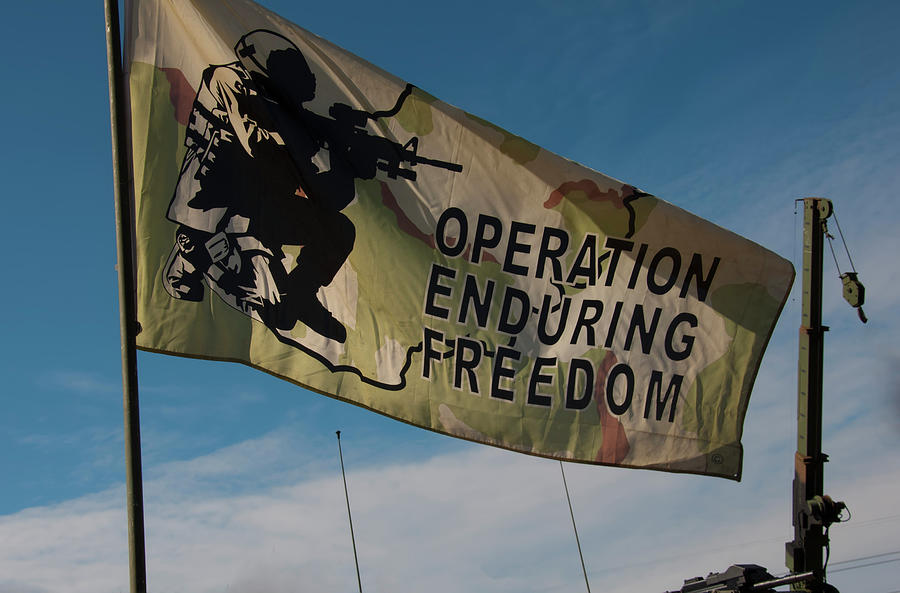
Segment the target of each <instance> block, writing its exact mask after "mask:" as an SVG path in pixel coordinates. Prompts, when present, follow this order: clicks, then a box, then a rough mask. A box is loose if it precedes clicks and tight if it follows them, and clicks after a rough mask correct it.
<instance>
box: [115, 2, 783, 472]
mask: <svg viewBox="0 0 900 593" xmlns="http://www.w3.org/2000/svg"><path fill="white" fill-rule="evenodd" d="M131 15H132V16H131V19H132V20H131V22H130V23H129V26H130V30H131V31H132V33H134V32H140V33H139V34H132V36H131V37H130V38H129V39H128V45H127V69H128V76H129V79H128V80H129V84H130V107H131V118H132V142H133V144H132V150H133V159H134V188H135V190H134V206H135V212H136V216H137V223H136V224H137V233H136V237H137V258H138V259H137V263H138V266H137V269H138V272H137V276H138V277H137V287H138V288H137V302H138V316H139V321H140V323H141V325H142V327H143V331H142V332H141V334H140V335H139V336H138V338H137V339H138V346H139V347H140V348H142V349H144V350H149V351H155V352H164V353H169V354H176V355H182V356H190V357H198V358H207V359H215V360H225V361H235V362H241V363H244V364H248V365H250V366H253V367H255V368H258V369H261V370H264V371H266V372H268V373H271V374H273V375H276V376H278V377H282V378H284V379H287V380H290V381H292V382H294V383H297V384H299V385H302V386H304V387H306V388H308V389H311V390H313V391H316V392H318V393H321V394H325V395H328V396H331V397H334V398H337V399H340V400H344V401H348V402H351V403H353V404H356V405H359V406H362V407H365V408H368V409H371V410H373V411H376V412H379V413H381V414H385V415H388V416H391V417H393V418H396V419H398V420H401V421H403V422H407V423H410V424H413V425H416V426H420V427H423V428H427V429H430V430H434V431H437V432H440V433H444V434H448V435H452V436H456V437H459V438H464V439H468V440H471V441H476V442H480V443H485V444H491V445H495V446H499V447H503V448H507V449H512V450H515V451H520V452H523V453H528V454H534V455H540V456H545V457H552V458H558V459H566V460H574V461H580V462H586V463H595V464H604V465H618V466H626V467H639V468H652V469H658V470H667V471H677V472H691V473H700V474H708V475H715V476H721V477H726V478H730V479H740V473H741V458H742V448H741V443H740V439H741V432H742V424H743V419H744V415H745V412H746V409H747V404H748V400H749V396H750V390H751V387H752V385H753V381H754V378H755V376H756V371H757V368H758V366H759V363H760V359H761V357H762V354H763V351H764V349H765V346H766V343H767V341H768V339H769V336H770V334H771V331H772V329H773V327H774V324H775V321H776V319H777V317H778V315H779V313H780V311H781V308H782V306H783V304H784V301H785V299H786V296H787V293H788V291H789V289H790V286H791V283H792V281H793V277H794V271H793V268H792V266H791V264H790V263H789V262H788V261H786V260H784V259H782V258H781V257H779V256H777V255H775V254H773V253H771V252H769V251H768V250H766V249H764V248H762V247H760V246H759V245H756V244H754V243H752V242H750V241H748V240H746V239H743V238H741V237H739V236H737V235H735V234H733V233H731V232H729V231H727V230H724V229H722V228H719V227H717V226H715V225H713V224H711V223H709V222H707V221H704V220H702V219H699V218H697V217H696V216H694V215H692V214H690V213H688V212H685V211H684V210H682V209H680V208H678V207H676V206H673V205H671V204H669V203H667V202H665V201H662V200H660V199H658V198H656V197H654V196H652V195H648V194H646V193H644V192H642V191H640V190H638V189H637V188H635V187H632V186H630V185H627V184H624V183H622V182H619V181H616V180H614V179H611V178H609V177H606V176H604V175H602V174H600V173H597V172H595V171H593V170H591V169H588V168H586V167H584V166H581V165H579V164H577V163H573V162H571V161H569V160H566V159H564V158H562V157H559V156H557V155H555V154H552V153H550V152H548V151H546V150H543V149H541V148H540V147H538V146H536V145H534V144H532V143H530V142H528V141H527V140H524V139H522V138H519V137H518V136H515V135H513V134H510V133H508V132H506V131H504V130H502V129H500V128H498V127H497V126H495V125H493V124H490V123H488V122H485V121H483V120H481V119H479V118H477V117H475V116H473V115H470V114H468V113H465V112H463V111H461V110H460V109H457V108H455V107H453V106H450V105H447V104H446V103H442V102H441V101H439V100H437V99H436V98H435V97H432V96H431V95H429V94H428V93H426V92H424V91H422V90H420V89H414V90H413V92H412V94H411V95H410V96H409V98H408V99H407V100H406V101H405V102H404V103H403V105H402V108H401V109H400V110H399V111H398V112H397V113H396V114H395V115H393V116H391V117H389V118H385V119H380V120H377V122H371V123H370V124H369V125H368V132H369V133H370V134H373V135H378V136H383V137H385V138H388V139H390V140H392V141H395V142H398V143H400V144H404V143H406V142H407V141H408V140H409V139H410V138H411V137H412V136H415V137H418V139H419V140H418V142H419V147H420V151H421V152H422V153H423V154H427V155H428V156H434V157H435V158H439V159H443V160H446V161H450V162H453V163H459V164H460V165H461V166H462V168H463V171H462V173H456V172H453V171H448V170H443V169H440V168H429V167H424V166H418V167H416V172H417V178H416V179H415V181H412V180H409V179H403V178H396V179H391V178H389V177H388V176H386V175H383V174H382V175H379V176H376V177H375V178H374V179H357V180H356V198H355V199H354V200H353V202H352V203H351V204H350V205H349V206H348V207H346V208H345V209H344V210H343V213H344V214H345V215H346V216H347V217H349V218H350V219H351V220H352V221H353V224H354V225H355V227H356V243H355V246H354V247H353V250H352V252H351V253H350V256H349V259H348V260H347V261H346V262H345V264H344V265H343V267H342V268H341V270H340V271H339V272H338V274H337V276H336V277H335V279H334V281H333V282H332V283H331V284H330V285H328V286H326V287H324V288H322V289H321V290H320V292H319V298H320V300H321V301H322V303H324V304H325V306H326V307H327V308H328V309H329V310H330V311H331V312H332V313H333V314H334V316H335V317H336V318H337V319H338V320H339V321H340V322H341V323H342V324H343V325H344V327H346V330H347V337H346V341H344V342H343V343H340V342H338V341H335V340H330V339H328V338H325V337H323V336H321V335H319V334H317V333H315V332H313V331H309V330H308V329H307V328H306V327H305V326H304V325H303V324H301V323H298V324H297V325H296V326H295V327H294V328H293V329H291V330H279V331H278V332H275V331H272V330H271V329H270V328H269V327H267V326H266V325H264V324H263V323H261V322H260V320H259V319H258V317H257V318H253V317H252V316H248V315H247V314H246V313H245V312H243V311H240V310H238V309H237V308H235V307H234V306H229V304H228V302H226V300H225V299H223V298H211V296H210V297H207V298H205V299H203V300H200V301H195V302H191V301H185V300H176V299H173V298H171V297H170V295H169V294H168V293H167V292H166V290H165V289H164V287H163V283H162V281H161V275H162V274H163V268H164V267H165V265H166V260H167V258H168V257H169V254H170V251H171V248H172V237H173V234H174V232H175V226H176V225H175V224H174V223H172V222H170V221H169V220H167V219H166V209H167V207H168V204H169V201H170V199H171V196H172V191H173V188H174V187H175V185H176V182H177V181H178V176H179V168H180V166H181V163H182V159H183V155H184V151H185V148H184V143H183V139H184V135H185V126H186V124H187V123H188V117H189V114H190V110H191V103H192V101H193V99H194V96H195V94H196V92H197V88H198V85H199V83H200V76H201V73H202V72H203V70H204V68H206V67H207V66H208V65H210V64H225V63H228V62H232V61H233V60H234V53H233V50H232V48H233V47H234V44H235V42H236V41H237V40H238V39H239V38H240V37H241V36H242V35H243V34H245V33H246V32H248V31H251V30H255V29H269V30H274V31H278V32H279V33H280V34H282V35H284V36H286V37H288V38H290V39H291V40H292V41H293V42H294V43H295V44H296V45H297V47H299V48H300V49H301V50H302V51H303V53H304V55H305V56H306V57H307V60H308V62H309V66H310V68H311V69H312V70H313V72H314V73H315V76H316V79H317V82H318V88H317V92H316V96H315V99H314V100H313V101H312V102H311V103H310V104H309V105H308V106H307V107H308V108H309V109H311V110H312V111H314V112H317V113H320V114H327V113H328V109H329V107H330V106H331V105H333V104H334V103H345V104H347V105H350V106H352V107H354V108H355V109H360V110H365V111H369V112H374V111H377V110H383V109H386V108H387V107H389V106H390V105H393V104H394V102H395V100H396V99H397V97H398V95H400V93H401V92H402V91H403V89H404V87H405V83H404V82H403V81H401V80H399V79H397V78H396V77H394V76H392V75H390V74H388V73H386V72H383V71H381V70H379V69H378V68H376V67H375V66H373V65H371V64H369V63H367V62H365V61H364V60H362V59H360V58H358V57H356V56H354V55H352V54H350V53H348V52H346V51H344V50H342V49H341V48H339V47H336V46H334V45H332V44H330V43H329V42H327V41H325V40H323V39H321V38H319V37H316V36H315V35H312V34H311V33H308V32H306V31H304V30H303V29H301V28H299V27H297V26H295V25H293V24H290V23H287V22H286V21H284V20H283V19H281V18H280V17H278V16H276V15H274V14H272V13H270V12H268V11H266V10H264V9H262V8H261V7H259V6H257V5H255V4H253V3H252V2H249V1H247V0H235V1H234V2H230V3H229V10H228V11H224V10H222V9H221V5H220V3H219V2H217V1H214V0H193V1H190V0H183V1H178V2H163V1H161V0H134V1H133V2H132V10H131ZM143 23H153V24H152V26H147V25H145V24H143ZM210 32H215V35H214V36H213V35H212V34H211V33H210ZM187 40H190V42H188V41H187ZM463 221H464V225H463ZM463 226H465V228H463ZM301 249H302V246H293V247H291V248H285V250H284V251H285V258H286V259H287V260H296V257H297V255H298V254H299V253H300V250H301ZM287 265H290V262H288V264H287ZM504 302H506V304H507V305H508V306H507V307H506V309H504ZM526 302H527V305H526V306H523V303H526ZM523 315H524V318H523V317H522V316H523ZM311 353H312V354H314V355H311Z"/></svg>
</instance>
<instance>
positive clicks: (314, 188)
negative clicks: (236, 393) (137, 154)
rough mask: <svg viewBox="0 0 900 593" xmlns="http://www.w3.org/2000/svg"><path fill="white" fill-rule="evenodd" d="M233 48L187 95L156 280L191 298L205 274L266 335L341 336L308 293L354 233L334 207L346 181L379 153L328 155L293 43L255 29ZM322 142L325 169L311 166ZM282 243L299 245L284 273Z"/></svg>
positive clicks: (350, 189) (329, 131) (324, 128)
mask: <svg viewBox="0 0 900 593" xmlns="http://www.w3.org/2000/svg"><path fill="white" fill-rule="evenodd" d="M235 53H236V55H237V58H238V59H237V61H235V62H231V63H229V64H224V65H214V66H210V67H208V68H207V69H206V70H205V71H204V72H203V76H202V82H201V84H200V88H199V89H198V91H197V96H196V98H195V100H194V104H193V108H192V112H191V116H190V121H189V124H188V127H187V130H186V133H185V145H186V147H187V152H186V154H185V157H184V162H183V164H182V168H181V173H180V176H179V179H178V183H177V185H176V188H175V192H174V196H173V198H172V201H171V204H170V206H169V210H168V213H167V218H169V220H171V221H173V222H175V223H178V225H179V227H178V229H177V231H176V241H175V247H174V249H173V251H172V254H171V256H170V258H169V261H168V262H167V265H166V269H165V272H164V278H163V282H164V284H165V287H166V290H167V291H168V292H169V294H170V295H171V296H173V297H175V298H179V299H185V300H193V301H198V300H202V298H203V284H202V280H203V279H204V278H205V279H206V280H207V283H209V284H210V286H211V287H212V288H214V289H218V290H216V292H218V294H219V295H220V296H222V298H223V299H225V300H226V301H227V302H229V303H230V304H232V305H233V306H235V307H237V308H238V309H240V310H242V311H243V312H245V313H247V314H252V313H253V312H255V313H256V314H257V316H258V317H259V318H260V319H261V320H262V321H263V322H264V323H265V324H266V325H267V326H269V327H270V328H271V329H273V330H288V329H291V328H292V327H293V326H294V325H295V323H296V322H297V321H298V320H299V321H300V322H302V323H303V324H305V325H306V326H307V327H309V328H310V329H311V330H313V331H315V332H316V333H318V334H320V335H322V336H325V337H327V338H330V339H333V340H337V341H339V342H343V341H345V340H346V335H347V334H346V330H345V328H344V327H343V325H342V324H341V323H340V322H339V321H338V320H336V319H335V318H334V316H333V315H332V314H331V313H330V312H329V311H328V309H326V307H325V306H323V305H322V303H321V302H320V301H319V299H318V296H317V292H318V290H319V288H321V287H323V286H327V285H328V284H330V283H331V281H332V280H333V279H334V276H335V274H336V273H337V272H338V270H339V269H340V267H341V266H342V265H343V263H344V261H346V259H347V257H348V256H349V254H350V252H351V250H352V249H353V243H354V240H355V228H354V226H353V223H352V222H351V221H350V219H348V218H347V217H346V216H345V215H344V214H343V213H341V210H342V209H343V208H345V207H346V206H347V205H348V204H349V203H350V202H351V201H352V200H353V198H354V196H355V188H354V178H363V179H371V178H372V177H374V176H375V170H376V160H377V159H376V158H375V157H374V156H373V155H366V154H355V155H351V154H350V152H351V151H349V150H343V151H338V150H334V147H335V144H334V142H333V138H332V136H333V132H334V126H333V123H334V120H330V119H328V118H325V117H322V116H320V115H317V114H315V113H313V112H311V111H309V110H307V109H306V108H304V107H303V104H304V103H306V102H308V101H310V100H312V99H313V98H314V97H315V92H316V78H315V75H314V74H313V72H312V71H311V70H310V68H309V65H308V64H307V62H306V59H305V58H304V57H303V54H302V53H301V52H300V50H299V49H298V48H297V47H296V46H295V45H294V44H293V43H292V42H291V41H289V40H288V39H286V38H285V37H282V36H281V35H279V34H277V33H274V32H271V31H264V30H257V31H253V32H251V33H248V34H247V35H245V36H243V37H242V38H241V39H240V41H239V42H238V43H237V45H236V46H235ZM322 149H329V155H328V156H329V159H328V160H329V169H328V170H325V171H320V170H319V168H318V167H317V166H316V165H315V164H314V163H313V158H314V157H315V156H316V155H317V154H318V153H319V152H320V150H322ZM357 152H359V151H357ZM285 245H302V249H301V251H300V255H299V257H298V258H297V261H296V265H295V266H294V267H293V268H292V269H290V270H288V269H287V267H285V264H284V263H283V261H284V260H285V258H284V252H283V251H282V248H283V246H285Z"/></svg>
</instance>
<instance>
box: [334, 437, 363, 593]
mask: <svg viewBox="0 0 900 593" xmlns="http://www.w3.org/2000/svg"><path fill="white" fill-rule="evenodd" d="M335 434H336V435H337V442H338V455H339V456H340V459H341V476H343V478H344V498H346V499H347V518H348V519H349V520H350V541H351V542H353V562H355V563H356V583H357V584H358V585H359V593H362V579H360V578H359V557H358V556H357V555H356V536H354V535H353V515H351V514H350V494H349V493H348V492H347V474H346V473H345V472H344V452H343V451H342V450H341V431H339V430H338V431H335Z"/></svg>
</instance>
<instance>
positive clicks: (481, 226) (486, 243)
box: [471, 214, 503, 264]
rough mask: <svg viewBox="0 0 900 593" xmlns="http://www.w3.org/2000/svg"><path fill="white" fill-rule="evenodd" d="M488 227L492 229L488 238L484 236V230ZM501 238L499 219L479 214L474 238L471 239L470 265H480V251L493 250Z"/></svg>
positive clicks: (501, 229)
mask: <svg viewBox="0 0 900 593" xmlns="http://www.w3.org/2000/svg"><path fill="white" fill-rule="evenodd" d="M488 227H490V228H491V229H492V233H491V236H490V237H488V236H486V235H485V230H486V229H487V228H488ZM502 236H503V223H502V222H500V219H499V218H496V217H494V216H488V215H487V214H479V215H478V224H477V225H475V237H474V238H473V239H472V257H471V261H472V263H473V264H477V263H481V250H482V249H484V248H485V247H487V248H488V249H493V248H494V247H496V246H497V245H499V244H500V237H502Z"/></svg>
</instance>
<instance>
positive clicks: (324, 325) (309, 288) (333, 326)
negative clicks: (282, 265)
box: [275, 273, 347, 343]
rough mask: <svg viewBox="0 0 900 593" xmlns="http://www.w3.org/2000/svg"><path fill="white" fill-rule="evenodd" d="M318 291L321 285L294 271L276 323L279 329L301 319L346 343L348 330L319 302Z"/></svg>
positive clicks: (313, 328) (331, 337)
mask: <svg viewBox="0 0 900 593" xmlns="http://www.w3.org/2000/svg"><path fill="white" fill-rule="evenodd" d="M318 291H319V286H317V285H316V284H315V283H313V282H310V281H309V280H308V279H306V278H303V277H302V276H301V275H298V274H296V273H293V274H292V275H291V276H290V277H289V278H288V292H287V294H286V295H285V296H284V300H283V301H282V303H281V305H280V306H279V311H278V315H277V317H278V319H277V320H276V323H275V325H276V327H278V328H279V329H291V328H293V327H294V324H295V323H296V322H297V321H300V322H301V323H303V324H304V325H305V326H306V327H308V328H309V329H311V330H313V331H314V332H316V333H317V334H319V335H320V336H324V337H326V338H328V339H330V340H336V341H338V342H340V343H344V342H345V341H346V340H347V330H346V329H345V328H344V326H343V324H342V323H341V322H340V321H338V320H337V319H335V318H334V315H332V314H331V311H329V310H328V309H326V308H325V305H323V304H322V303H321V302H319V298H318V296H316V295H317V293H318Z"/></svg>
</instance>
